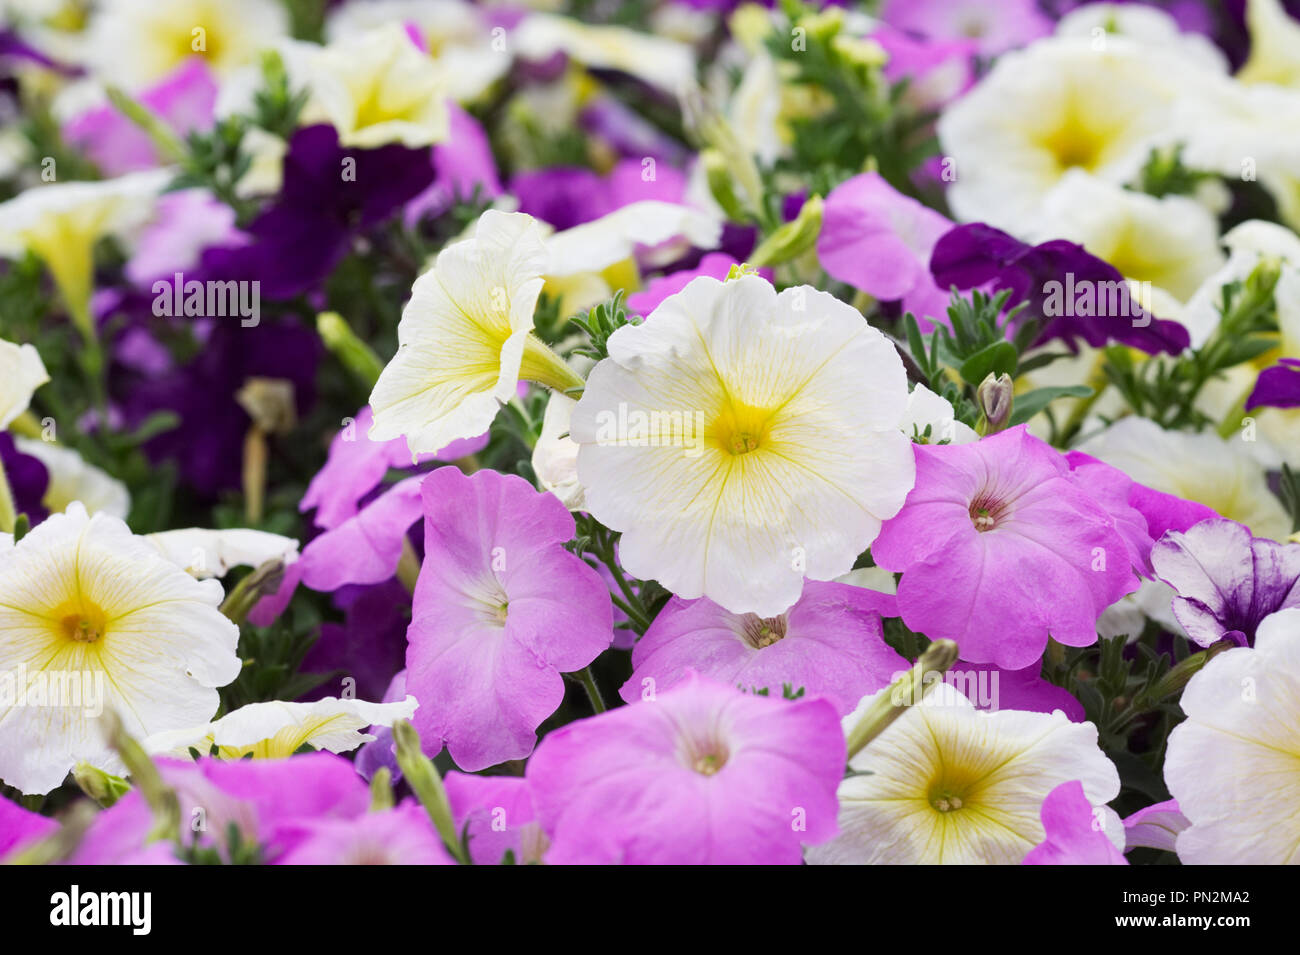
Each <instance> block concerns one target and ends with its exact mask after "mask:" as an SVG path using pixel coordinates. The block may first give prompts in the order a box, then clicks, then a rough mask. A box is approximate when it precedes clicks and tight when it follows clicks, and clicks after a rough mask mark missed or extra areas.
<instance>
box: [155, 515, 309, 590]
mask: <svg viewBox="0 0 1300 955" xmlns="http://www.w3.org/2000/svg"><path fill="white" fill-rule="evenodd" d="M144 539H145V540H146V541H148V542H149V543H150V544H152V545H153V546H154V547H156V548H158V552H159V553H160V554H162V555H163V556H164V557H166V558H167V559H168V560H170V561H171V562H172V563H173V564H175V565H176V566H177V567H181V568H184V570H185V572H186V573H187V574H189V575H191V576H192V577H198V578H199V579H200V580H203V579H205V578H207V577H224V576H226V574H227V573H229V572H230V571H231V570H232V569H233V568H235V567H260V566H261V565H262V564H265V563H266V562H267V561H271V560H279V561H281V562H283V563H284V564H286V565H289V564H292V563H294V562H295V561H296V560H298V542H297V541H296V540H294V539H293V538H292V537H285V536H284V535H283V534H272V533H270V532H269V531H259V530H254V529H253V528H247V527H228V528H223V529H219V530H212V529H209V528H206V527H182V528H177V529H176V530H170V531H159V532H158V533H156V534H147V535H145V538H144Z"/></svg>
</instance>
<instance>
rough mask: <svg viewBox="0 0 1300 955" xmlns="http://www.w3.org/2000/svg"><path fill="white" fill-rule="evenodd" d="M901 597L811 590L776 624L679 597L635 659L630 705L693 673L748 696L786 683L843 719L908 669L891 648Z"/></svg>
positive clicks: (823, 584) (818, 584) (847, 589)
mask: <svg viewBox="0 0 1300 955" xmlns="http://www.w3.org/2000/svg"><path fill="white" fill-rule="evenodd" d="M894 605H895V600H894V597H893V596H891V595H889V594H882V593H877V592H876V591H874V590H867V589H866V588H864V587H855V586H853V585H851V584H837V583H831V582H827V581H818V580H809V581H805V582H804V588H803V593H802V595H801V596H800V597H799V601H798V603H796V604H795V605H794V606H793V607H791V608H790V609H789V610H787V611H786V612H785V613H783V614H781V615H779V616H777V617H773V618H770V619H766V620H765V619H763V618H762V617H759V616H758V615H757V614H752V613H747V614H737V613H731V612H730V611H729V610H726V609H724V608H722V607H720V606H718V605H717V604H715V603H714V602H713V601H712V600H709V599H708V598H707V597H700V598H698V599H696V600H682V599H681V598H680V597H674V598H673V599H672V600H670V601H669V602H668V604H667V606H665V607H664V608H663V609H662V610H661V611H659V615H658V616H657V617H656V618H655V621H654V623H653V624H651V626H650V629H649V630H647V631H646V633H645V636H643V637H642V638H641V639H640V640H639V641H638V642H637V644H636V646H635V647H634V648H633V650H632V666H633V667H634V670H633V673H632V676H631V678H629V679H628V681H627V682H626V683H625V684H623V688H622V689H621V690H620V691H619V693H620V695H621V696H622V697H623V699H624V700H626V701H627V702H629V703H631V702H633V701H635V700H637V699H640V698H642V697H643V696H645V695H646V694H650V695H654V694H656V693H659V692H662V691H664V690H667V689H670V688H671V687H673V686H676V685H677V684H678V683H680V682H681V681H682V680H683V679H685V678H686V674H687V673H688V672H690V671H691V670H696V671H698V672H699V673H700V675H701V676H705V677H708V678H709V679H711V680H716V681H718V682H720V683H725V684H727V685H729V686H736V687H739V688H740V689H742V690H746V691H757V690H763V689H766V690H767V691H768V693H769V695H771V696H780V695H781V693H782V687H783V685H784V684H787V683H788V684H790V686H791V688H792V689H793V690H798V689H800V688H802V689H803V690H804V691H805V692H806V693H807V694H808V695H809V696H821V697H825V698H826V699H828V700H830V702H831V703H833V704H834V706H835V709H836V712H837V713H839V714H840V715H841V716H843V715H845V714H846V713H850V712H852V710H853V708H854V707H855V706H857V705H858V700H860V699H862V697H864V696H867V695H869V694H871V693H874V692H875V691H876V690H878V689H880V688H881V687H882V686H885V685H886V684H888V683H889V681H890V680H891V679H892V678H893V677H894V675H895V674H897V673H899V672H901V671H903V670H906V669H907V668H908V666H909V664H908V662H907V660H905V659H904V658H903V657H901V656H899V655H898V654H897V653H896V652H895V651H894V650H893V649H892V648H891V647H890V646H889V644H887V643H885V639H884V634H883V631H882V629H881V625H880V618H881V616H882V615H884V616H889V617H894V616H897V615H898V612H897V610H896V609H895V606H894Z"/></svg>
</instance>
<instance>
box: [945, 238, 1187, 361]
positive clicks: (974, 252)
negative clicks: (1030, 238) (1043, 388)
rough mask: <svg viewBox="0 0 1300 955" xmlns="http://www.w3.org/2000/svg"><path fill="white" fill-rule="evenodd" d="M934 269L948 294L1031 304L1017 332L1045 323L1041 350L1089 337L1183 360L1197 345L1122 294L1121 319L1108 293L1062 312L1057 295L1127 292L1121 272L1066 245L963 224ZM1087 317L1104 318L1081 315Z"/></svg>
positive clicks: (1182, 331) (1079, 248)
mask: <svg viewBox="0 0 1300 955" xmlns="http://www.w3.org/2000/svg"><path fill="white" fill-rule="evenodd" d="M930 271H931V272H932V273H933V275H934V280H935V282H936V283H937V284H938V286H939V287H940V288H945V289H946V288H949V287H951V286H956V287H957V288H958V289H970V288H976V287H977V286H984V285H991V286H992V289H993V291H995V292H999V291H1002V290H1003V289H1010V290H1011V296H1010V298H1009V299H1008V300H1007V307H1008V308H1010V307H1012V306H1014V305H1017V304H1019V303H1021V302H1025V303H1026V307H1025V308H1024V310H1023V311H1021V312H1020V313H1019V314H1018V315H1017V316H1016V318H1015V320H1014V322H1013V323H1012V324H1013V326H1015V327H1019V326H1020V325H1021V324H1023V323H1024V322H1026V321H1030V320H1038V321H1041V322H1042V323H1043V325H1042V328H1041V330H1040V331H1039V334H1038V338H1037V340H1036V342H1035V343H1036V344H1042V343H1043V342H1046V341H1050V340H1052V339H1061V340H1063V341H1065V342H1067V343H1069V344H1070V345H1071V346H1073V345H1074V342H1075V339H1079V338H1082V339H1083V340H1084V341H1086V342H1087V343H1088V344H1089V345H1092V346H1094V347H1096V348H1100V347H1102V346H1103V345H1107V344H1110V343H1111V342H1120V343H1122V344H1125V345H1130V346H1132V347H1133V348H1137V349H1140V350H1142V351H1144V352H1146V353H1147V354H1150V355H1154V354H1158V353H1160V352H1167V353H1169V354H1171V355H1176V354H1178V353H1179V352H1181V351H1182V350H1183V349H1185V348H1186V347H1187V346H1188V344H1189V343H1190V342H1191V337H1190V336H1189V335H1188V332H1187V329H1186V328H1184V327H1183V326H1182V325H1180V324H1179V323H1177V322H1171V321H1167V320H1165V319H1162V318H1153V317H1152V316H1151V315H1150V314H1148V313H1147V312H1146V311H1145V310H1144V309H1142V308H1141V307H1140V306H1139V305H1138V304H1137V302H1136V301H1135V300H1134V299H1132V298H1131V297H1130V296H1128V295H1123V296H1122V299H1123V304H1124V306H1125V307H1124V308H1120V309H1118V311H1119V312H1120V313H1121V314H1110V313H1109V306H1110V304H1111V303H1110V302H1109V301H1102V300H1103V299H1107V298H1108V297H1109V296H1107V295H1102V294H1100V293H1096V294H1095V295H1094V304H1093V306H1091V307H1090V308H1074V307H1069V308H1067V307H1064V306H1065V304H1066V302H1065V300H1064V299H1063V300H1062V303H1061V304H1062V307H1061V308H1057V307H1056V305H1055V304H1054V303H1053V301H1052V300H1053V297H1054V296H1053V293H1054V292H1056V293H1062V292H1064V291H1066V290H1074V289H1079V290H1082V289H1088V288H1091V289H1094V290H1096V289H1103V290H1104V289H1118V288H1124V287H1126V286H1124V277H1123V276H1122V275H1120V273H1119V270H1118V269H1116V268H1115V267H1114V266H1112V265H1110V264H1109V263H1107V262H1104V261H1102V260H1101V259H1099V258H1097V257H1096V256H1095V255H1091V254H1090V253H1088V252H1086V251H1085V250H1084V248H1083V246H1081V245H1076V244H1075V243H1073V242H1067V241H1065V240H1064V239H1054V240H1053V241H1051V242H1044V243H1042V244H1041V245H1029V244H1027V243H1025V242H1021V241H1020V240H1019V239H1017V238H1014V237H1013V236H1011V235H1008V234H1007V233H1005V232H1003V231H1001V230H1000V229H995V228H993V227H992V226H989V225H985V224H984V223H982V222H974V223H970V224H968V225H960V226H957V227H956V228H955V229H953V230H952V231H950V232H949V233H948V234H947V235H945V236H944V237H943V238H941V239H940V240H939V241H938V242H937V243H936V244H935V246H934V254H933V255H932V256H931V257H930ZM1053 283H1055V284H1053ZM1103 283H1106V284H1103ZM1116 283H1117V284H1116ZM1071 294H1072V293H1071ZM1069 304H1070V305H1073V301H1072V300H1071V302H1070V303H1069ZM1087 311H1093V312H1099V313H1101V314H1095V315H1085V314H1078V313H1079V312H1087ZM1013 330H1014V329H1008V331H1009V332H1010V331H1013Z"/></svg>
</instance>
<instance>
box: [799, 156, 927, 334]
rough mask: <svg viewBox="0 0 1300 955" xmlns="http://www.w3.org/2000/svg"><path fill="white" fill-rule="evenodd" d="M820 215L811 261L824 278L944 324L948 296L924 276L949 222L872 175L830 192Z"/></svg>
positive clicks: (877, 175) (877, 176)
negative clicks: (817, 263) (814, 258)
mask: <svg viewBox="0 0 1300 955" xmlns="http://www.w3.org/2000/svg"><path fill="white" fill-rule="evenodd" d="M822 215H823V218H822V231H821V234H820V235H819V236H818V238H817V258H818V259H819V260H820V261H821V264H822V268H824V269H825V270H826V272H827V274H829V275H830V276H831V277H832V278H835V279H839V280H840V281H841V282H848V283H849V284H850V285H852V286H854V287H855V288H859V289H861V290H862V291H864V292H868V293H870V294H871V295H874V296H875V297H876V298H878V299H883V300H885V301H895V300H901V301H902V305H903V308H904V309H905V310H907V311H910V312H912V313H913V314H915V315H916V316H917V317H918V318H920V319H924V318H926V317H929V318H930V319H934V320H938V321H940V322H946V321H947V317H946V316H947V314H948V312H947V304H948V294H947V293H946V292H945V291H944V290H943V288H942V287H940V286H939V285H937V284H935V281H934V279H933V277H932V276H931V275H930V254H931V252H932V251H933V250H934V246H935V243H936V242H938V241H939V239H940V238H941V237H942V236H943V235H944V234H946V233H947V232H948V231H949V230H950V229H952V223H951V222H949V221H948V220H947V219H945V218H944V217H943V216H941V215H940V214H939V213H937V212H935V211H934V210H933V209H929V208H927V207H926V206H923V205H922V204H921V203H919V202H917V201H916V200H915V199H910V198H908V197H907V196H905V195H903V194H902V193H900V192H897V191H896V190H895V189H894V187H893V186H891V185H890V184H889V183H888V182H886V181H885V180H884V178H883V177H881V176H880V175H879V174H878V173H874V172H867V173H863V174H862V175H860V176H854V177H853V178H852V179H849V180H847V181H846V182H843V183H840V185H838V186H836V187H835V188H834V189H832V190H831V192H830V195H828V196H827V197H826V205H825V208H824V210H823V213H822ZM929 325H930V323H928V322H924V321H923V322H922V329H923V330H924V329H927V328H928V327H929Z"/></svg>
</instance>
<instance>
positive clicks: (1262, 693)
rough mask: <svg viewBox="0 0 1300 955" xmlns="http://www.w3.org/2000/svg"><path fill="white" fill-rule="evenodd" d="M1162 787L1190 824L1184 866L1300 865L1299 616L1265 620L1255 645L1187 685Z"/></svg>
mask: <svg viewBox="0 0 1300 955" xmlns="http://www.w3.org/2000/svg"><path fill="white" fill-rule="evenodd" d="M1180 705H1181V706H1182V708H1183V712H1185V713H1186V714H1187V720H1186V721H1185V722H1183V723H1181V724H1179V725H1178V726H1177V727H1175V729H1174V731H1173V732H1172V733H1170V734H1169V751H1168V753H1167V755H1166V756H1165V782H1166V783H1167V784H1168V785H1169V792H1170V795H1172V796H1173V797H1174V798H1175V799H1176V800H1177V801H1178V808H1179V809H1180V810H1182V812H1183V815H1185V816H1186V817H1187V818H1188V819H1189V820H1190V821H1191V826H1190V828H1187V829H1185V830H1183V831H1182V832H1180V833H1179V834H1178V841H1177V852H1178V858H1179V860H1180V861H1182V862H1183V863H1185V864H1188V865H1245V864H1250V865H1288V864H1289V865H1294V864H1296V863H1298V862H1300V813H1297V812H1296V806H1297V804H1298V803H1300V717H1297V714H1300V610H1295V609H1292V610H1282V611H1279V612H1278V613H1275V614H1273V615H1272V616H1269V617H1266V618H1265V619H1264V620H1263V621H1262V622H1261V623H1260V625H1259V629H1258V630H1257V631H1256V634H1255V646H1254V648H1253V649H1252V648H1249V647H1238V648H1236V649H1233V650H1229V651H1227V652H1226V653H1221V654H1219V655H1218V656H1216V657H1215V658H1214V659H1213V660H1211V661H1210V662H1209V663H1207V664H1206V665H1205V668H1204V669H1203V670H1201V671H1200V672H1199V673H1197V674H1196V675H1195V676H1193V677H1192V679H1191V680H1190V681H1189V682H1188V684H1187V688H1186V689H1185V690H1183V696H1182V699H1181V701H1180Z"/></svg>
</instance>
